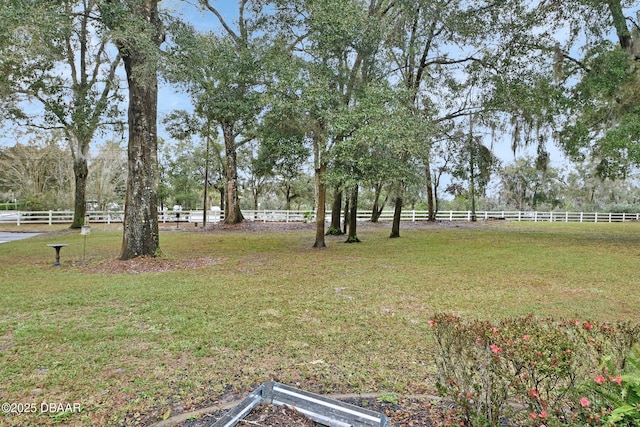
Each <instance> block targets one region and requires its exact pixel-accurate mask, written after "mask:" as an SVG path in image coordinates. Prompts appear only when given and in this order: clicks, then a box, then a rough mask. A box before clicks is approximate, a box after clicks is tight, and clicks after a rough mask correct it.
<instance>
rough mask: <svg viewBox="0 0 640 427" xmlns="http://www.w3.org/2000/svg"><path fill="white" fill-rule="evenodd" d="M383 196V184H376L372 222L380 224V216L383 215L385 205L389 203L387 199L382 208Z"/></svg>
mask: <svg viewBox="0 0 640 427" xmlns="http://www.w3.org/2000/svg"><path fill="white" fill-rule="evenodd" d="M381 194H382V182H378V184H376V190H375V195H374V197H373V208H372V209H371V222H378V220H379V219H380V215H382V210H383V209H384V205H385V204H386V203H387V198H388V197H389V195H388V194H387V197H385V199H384V201H383V202H382V206H380V195H381Z"/></svg>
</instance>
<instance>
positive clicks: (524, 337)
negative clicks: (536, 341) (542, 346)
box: [522, 335, 531, 341]
mask: <svg viewBox="0 0 640 427" xmlns="http://www.w3.org/2000/svg"><path fill="white" fill-rule="evenodd" d="M522 339H523V340H525V341H529V340H530V339H531V335H525V336H523V337H522Z"/></svg>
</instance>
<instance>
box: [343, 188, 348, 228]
mask: <svg viewBox="0 0 640 427" xmlns="http://www.w3.org/2000/svg"><path fill="white" fill-rule="evenodd" d="M348 195H349V194H348V193H347V190H345V194H344V196H345V197H344V211H343V215H344V221H342V223H343V225H342V227H343V228H342V234H347V228H348V227H349V197H348Z"/></svg>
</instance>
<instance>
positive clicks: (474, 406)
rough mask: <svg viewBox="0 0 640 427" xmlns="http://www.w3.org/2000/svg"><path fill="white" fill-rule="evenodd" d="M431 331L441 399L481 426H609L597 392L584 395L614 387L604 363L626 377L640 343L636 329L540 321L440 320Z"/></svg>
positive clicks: (446, 316) (436, 319) (447, 316)
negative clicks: (630, 356)
mask: <svg viewBox="0 0 640 427" xmlns="http://www.w3.org/2000/svg"><path fill="white" fill-rule="evenodd" d="M429 324H430V325H431V326H432V330H433V336H434V339H435V350H434V354H435V362H436V366H437V369H438V383H437V386H438V389H439V392H440V393H441V394H442V395H444V396H447V397H449V398H451V399H452V400H453V401H454V402H455V403H456V407H457V408H458V409H457V410H458V412H459V414H460V416H461V417H462V418H463V419H464V420H465V421H466V423H467V424H469V425H474V426H480V425H497V424H498V423H500V422H502V421H504V420H505V419H509V420H511V422H513V423H517V424H518V425H529V426H535V427H540V426H542V425H544V426H545V427H551V426H560V425H571V424H573V423H578V424H576V425H585V422H587V421H588V420H589V417H591V419H593V420H595V419H596V418H598V419H599V420H602V419H603V415H606V414H604V413H603V414H600V415H598V417H593V416H592V415H593V411H594V402H601V401H602V399H597V398H596V396H594V394H596V393H595V391H594V390H593V389H592V388H589V389H588V390H589V393H586V392H584V387H583V385H584V384H585V383H587V382H590V383H593V384H594V385H596V386H603V385H607V386H609V385H610V383H611V381H610V380H609V378H608V376H606V375H605V373H604V372H602V370H601V369H600V370H599V368H598V366H599V363H600V360H602V358H603V357H604V356H605V355H606V356H607V357H608V360H609V363H610V364H611V366H612V369H614V368H615V369H619V368H620V367H622V366H624V365H625V363H627V362H628V360H627V358H628V354H629V351H630V349H631V348H632V347H633V346H634V344H635V342H636V341H637V340H638V339H640V327H638V326H632V325H630V324H615V325H608V324H599V323H596V322H576V321H560V322H558V321H554V320H552V319H537V318H535V317H533V316H528V317H524V318H517V319H506V320H502V321H500V322H497V323H491V322H487V321H479V320H470V321H464V320H462V319H461V318H460V317H458V316H454V315H450V314H439V315H437V316H435V317H434V318H433V319H431V321H430V322H429ZM610 372H613V371H610ZM612 378H613V379H614V381H613V383H615V384H616V385H617V381H618V379H617V377H615V376H614V377H612ZM621 378H624V377H621ZM620 381H622V379H620ZM598 405H599V406H598V408H597V409H596V410H597V411H600V410H601V409H602V408H600V406H602V405H600V403H598ZM589 422H590V421H589ZM587 425H588V424H587ZM593 425H595V424H593Z"/></svg>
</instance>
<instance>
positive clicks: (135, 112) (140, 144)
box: [120, 2, 160, 260]
mask: <svg viewBox="0 0 640 427" xmlns="http://www.w3.org/2000/svg"><path fill="white" fill-rule="evenodd" d="M150 3H151V5H152V6H150V8H151V9H152V10H151V11H149V14H150V17H151V19H154V17H155V19H157V3H156V2H150ZM153 9H155V14H154V13H153V12H154V10H153ZM131 47H135V44H132V46H129V48H128V49H123V60H124V65H125V71H126V73H127V82H128V84H129V111H128V117H129V149H128V179H127V196H126V202H125V211H124V233H123V239H122V252H121V254H120V259H122V260H127V259H131V258H134V257H137V256H156V255H157V254H158V251H159V249H160V240H159V236H158V191H157V186H158V137H157V126H156V120H157V105H158V83H157V76H156V73H155V71H152V72H144V71H143V70H145V69H146V68H148V67H149V64H148V63H147V59H146V57H145V53H144V51H138V50H136V49H131ZM141 50H142V49H141Z"/></svg>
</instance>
